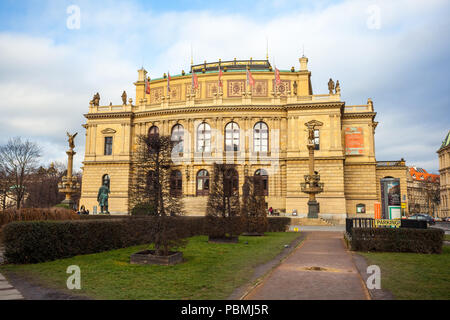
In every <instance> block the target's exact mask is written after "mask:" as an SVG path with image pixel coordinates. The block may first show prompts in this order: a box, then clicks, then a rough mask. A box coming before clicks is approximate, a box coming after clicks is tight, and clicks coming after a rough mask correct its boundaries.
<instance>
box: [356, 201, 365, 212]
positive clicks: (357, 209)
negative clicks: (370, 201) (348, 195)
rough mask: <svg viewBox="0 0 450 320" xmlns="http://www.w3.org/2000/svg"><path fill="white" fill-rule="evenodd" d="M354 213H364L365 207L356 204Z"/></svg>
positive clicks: (361, 204)
mask: <svg viewBox="0 0 450 320" xmlns="http://www.w3.org/2000/svg"><path fill="white" fill-rule="evenodd" d="M356 213H366V205H365V204H364V203H358V204H357V205H356Z"/></svg>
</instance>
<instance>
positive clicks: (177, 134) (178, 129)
mask: <svg viewBox="0 0 450 320" xmlns="http://www.w3.org/2000/svg"><path fill="white" fill-rule="evenodd" d="M171 140H172V143H173V148H174V151H175V152H183V142H184V128H183V126H182V125H181V124H176V125H174V126H173V128H172V136H171Z"/></svg>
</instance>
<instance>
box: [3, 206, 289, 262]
mask: <svg viewBox="0 0 450 320" xmlns="http://www.w3.org/2000/svg"><path fill="white" fill-rule="evenodd" d="M75 215H76V214H75ZM76 216H78V215H76ZM81 217H82V220H73V221H25V222H22V221H21V222H12V223H9V224H7V225H6V226H5V227H4V230H3V234H2V235H3V243H4V246H5V258H6V260H7V262H8V263H38V262H44V261H51V260H56V259H63V258H69V257H73V256H76V255H81V254H90V253H97V252H102V251H107V250H113V249H120V248H125V247H129V246H133V245H139V244H150V243H153V242H154V241H155V234H153V233H152V232H151V230H153V229H152V225H153V224H154V223H155V222H156V221H155V219H156V217H148V216H147V217H141V216H137V217H132V216H131V217H130V216H118V217H114V216H113V217H108V216H101V218H98V219H97V218H94V217H96V216H92V217H91V216H81ZM86 217H89V218H86ZM91 218H92V219H91ZM106 218H109V219H106ZM211 218H212V217H210V219H211ZM85 219H86V220H85ZM167 219H168V222H169V223H170V225H171V232H170V234H169V235H168V236H169V237H170V239H185V238H188V237H192V236H196V235H207V234H209V233H208V232H207V227H208V225H207V223H206V217H189V216H184V217H167ZM216 219H220V218H216ZM235 219H239V217H235ZM289 221H290V219H289V218H286V217H276V218H269V219H268V222H269V230H268V231H271V232H280V231H281V232H283V231H286V228H287V226H288V225H289ZM210 222H213V221H210ZM213 223H214V222H213ZM238 225H240V224H238Z"/></svg>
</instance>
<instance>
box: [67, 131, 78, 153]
mask: <svg viewBox="0 0 450 320" xmlns="http://www.w3.org/2000/svg"><path fill="white" fill-rule="evenodd" d="M66 133H67V136H68V137H69V140H68V141H69V147H70V149H73V148H75V143H74V141H73V140H74V139H75V137H76V136H77V134H78V132H76V133H75V134H70V133H68V132H66Z"/></svg>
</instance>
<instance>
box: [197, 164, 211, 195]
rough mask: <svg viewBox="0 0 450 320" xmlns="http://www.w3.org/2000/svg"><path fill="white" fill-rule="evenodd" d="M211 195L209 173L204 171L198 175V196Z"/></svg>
mask: <svg viewBox="0 0 450 320" xmlns="http://www.w3.org/2000/svg"><path fill="white" fill-rule="evenodd" d="M208 194H209V173H208V171H206V170H204V169H202V170H200V171H199V172H198V173H197V195H198V196H206V195H208Z"/></svg>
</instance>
